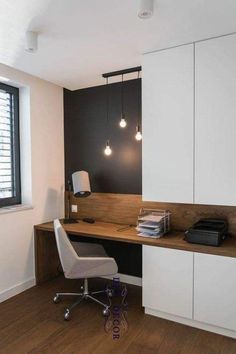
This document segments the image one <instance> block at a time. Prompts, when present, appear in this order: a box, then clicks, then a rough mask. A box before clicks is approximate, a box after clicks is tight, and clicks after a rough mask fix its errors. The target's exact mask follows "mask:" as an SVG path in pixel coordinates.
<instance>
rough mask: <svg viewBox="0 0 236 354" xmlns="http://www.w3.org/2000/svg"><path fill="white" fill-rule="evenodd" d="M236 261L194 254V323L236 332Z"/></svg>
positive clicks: (228, 258) (234, 259)
mask: <svg viewBox="0 0 236 354" xmlns="http://www.w3.org/2000/svg"><path fill="white" fill-rule="evenodd" d="M235 301H236V258H230V257H222V256H213V255H206V254H200V253H195V254H194V320H197V321H200V322H205V323H208V324H211V325H215V326H219V327H223V328H226V329H230V330H233V331H236V305H235Z"/></svg>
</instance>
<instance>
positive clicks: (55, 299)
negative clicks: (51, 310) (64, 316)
mask: <svg viewBox="0 0 236 354" xmlns="http://www.w3.org/2000/svg"><path fill="white" fill-rule="evenodd" d="M53 302H54V303H55V304H58V302H60V297H59V295H55V296H54V298H53Z"/></svg>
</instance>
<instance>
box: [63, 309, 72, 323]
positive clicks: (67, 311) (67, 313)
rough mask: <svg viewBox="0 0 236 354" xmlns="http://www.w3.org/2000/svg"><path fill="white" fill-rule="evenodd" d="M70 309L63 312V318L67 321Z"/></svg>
mask: <svg viewBox="0 0 236 354" xmlns="http://www.w3.org/2000/svg"><path fill="white" fill-rule="evenodd" d="M70 318H71V317H70V311H69V310H66V312H65V314H64V320H65V321H69V320H70Z"/></svg>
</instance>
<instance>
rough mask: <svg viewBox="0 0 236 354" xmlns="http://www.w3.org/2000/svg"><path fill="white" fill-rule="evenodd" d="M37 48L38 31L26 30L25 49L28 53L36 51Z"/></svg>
mask: <svg viewBox="0 0 236 354" xmlns="http://www.w3.org/2000/svg"><path fill="white" fill-rule="evenodd" d="M37 49H38V33H37V32H33V31H27V32H26V35H25V50H26V52H28V53H36V52H37Z"/></svg>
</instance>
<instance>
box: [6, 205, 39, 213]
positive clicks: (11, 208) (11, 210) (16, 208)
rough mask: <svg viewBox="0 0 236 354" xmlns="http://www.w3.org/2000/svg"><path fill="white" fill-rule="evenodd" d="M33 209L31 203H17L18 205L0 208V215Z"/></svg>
mask: <svg viewBox="0 0 236 354" xmlns="http://www.w3.org/2000/svg"><path fill="white" fill-rule="evenodd" d="M29 209H34V206H33V205H30V204H19V205H11V206H8V207H2V208H0V215H2V214H8V213H16V212H18V211H23V210H29Z"/></svg>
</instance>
